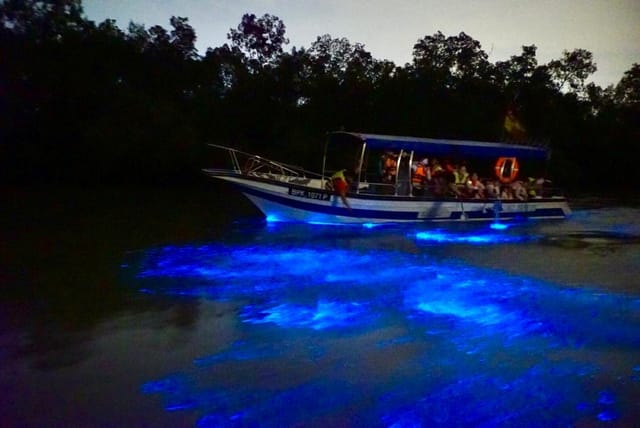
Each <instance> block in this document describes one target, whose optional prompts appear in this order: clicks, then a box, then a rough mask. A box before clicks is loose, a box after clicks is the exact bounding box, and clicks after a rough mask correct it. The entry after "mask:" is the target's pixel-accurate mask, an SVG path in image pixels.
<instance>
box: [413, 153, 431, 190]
mask: <svg viewBox="0 0 640 428" xmlns="http://www.w3.org/2000/svg"><path fill="white" fill-rule="evenodd" d="M414 168H415V169H413V174H412V175H411V186H412V187H413V189H414V195H419V194H422V193H423V192H424V189H425V186H426V185H427V183H428V181H430V179H431V169H430V168H429V159H427V158H424V159H422V161H420V162H418V163H416V164H415V165H414Z"/></svg>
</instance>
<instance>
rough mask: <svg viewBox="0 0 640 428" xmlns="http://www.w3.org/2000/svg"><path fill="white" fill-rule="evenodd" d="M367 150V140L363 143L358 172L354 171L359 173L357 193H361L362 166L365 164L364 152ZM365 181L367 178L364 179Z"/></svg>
mask: <svg viewBox="0 0 640 428" xmlns="http://www.w3.org/2000/svg"><path fill="white" fill-rule="evenodd" d="M366 150H367V141H366V140H365V141H364V143H362V150H361V151H360V162H359V163H358V170H357V171H354V172H356V173H357V175H356V176H357V183H356V193H360V179H361V178H362V164H363V163H364V152H365V151H366ZM364 179H365V181H366V179H367V176H366V175H365V177H364Z"/></svg>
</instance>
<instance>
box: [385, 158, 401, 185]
mask: <svg viewBox="0 0 640 428" xmlns="http://www.w3.org/2000/svg"><path fill="white" fill-rule="evenodd" d="M397 170H398V156H397V155H396V154H394V153H393V152H386V153H385V154H384V155H383V163H382V181H383V182H385V183H395V181H396V172H397Z"/></svg>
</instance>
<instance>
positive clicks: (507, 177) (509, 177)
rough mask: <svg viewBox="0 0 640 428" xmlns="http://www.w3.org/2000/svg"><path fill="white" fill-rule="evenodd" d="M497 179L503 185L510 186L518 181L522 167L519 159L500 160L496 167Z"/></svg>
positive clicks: (503, 158) (504, 158) (505, 158)
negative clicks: (509, 184) (514, 181)
mask: <svg viewBox="0 0 640 428" xmlns="http://www.w3.org/2000/svg"><path fill="white" fill-rule="evenodd" d="M494 169H495V172H496V177H498V180H500V182H501V183H504V184H508V183H511V182H512V181H513V180H515V179H516V177H517V176H518V171H519V170H520V167H519V165H518V159H516V158H507V157H502V158H498V160H497V162H496V166H495V168H494Z"/></svg>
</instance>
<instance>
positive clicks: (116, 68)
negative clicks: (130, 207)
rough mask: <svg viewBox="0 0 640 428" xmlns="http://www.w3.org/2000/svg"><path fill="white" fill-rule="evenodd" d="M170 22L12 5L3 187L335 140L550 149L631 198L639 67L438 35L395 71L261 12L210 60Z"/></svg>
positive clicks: (62, 5)
mask: <svg viewBox="0 0 640 428" xmlns="http://www.w3.org/2000/svg"><path fill="white" fill-rule="evenodd" d="M169 24H170V28H169V29H167V28H164V27H162V26H160V25H156V26H153V27H151V28H145V27H144V26H142V25H139V24H135V23H131V24H130V25H129V26H128V28H127V29H126V30H123V29H120V28H118V27H117V26H116V24H115V22H114V21H113V20H106V21H104V22H101V23H94V22H92V21H90V20H88V19H87V18H86V17H85V16H84V12H83V10H82V4H81V1H80V0H4V1H1V0H0V58H1V60H0V159H1V161H0V163H1V164H0V178H1V179H2V180H3V182H5V183H30V182H61V183H124V182H152V181H155V182H174V181H179V180H184V179H187V178H189V177H192V176H194V175H195V174H197V171H198V170H199V168H201V167H203V166H206V165H207V163H208V159H210V157H211V156H212V155H213V153H212V152H210V151H209V150H207V149H206V144H205V143H207V142H212V143H220V144H225V145H232V146H235V147H239V148H242V149H246V150H248V151H256V152H258V153H260V154H263V155H266V156H274V157H277V158H278V159H282V160H283V161H288V162H290V163H294V164H299V165H302V166H306V167H310V168H313V169H317V167H318V166H319V160H318V159H319V156H320V153H321V151H322V148H323V142H324V136H325V133H326V132H327V131H332V130H339V129H345V130H353V131H363V132H372V133H385V134H398V135H413V136H425V137H442V138H467V139H475V140H490V141H496V140H509V139H511V140H513V139H522V140H528V141H535V142H542V143H544V144H547V145H549V146H550V147H551V148H552V153H553V156H552V162H551V164H550V168H551V171H550V174H551V175H552V176H553V177H554V178H555V179H556V180H557V181H558V182H560V183H561V184H563V185H565V186H571V187H574V188H579V187H581V188H586V187H590V188H593V189H597V190H603V189H609V188H617V189H621V188H623V187H624V188H629V189H631V188H632V185H631V183H632V181H634V180H633V179H634V178H635V177H634V176H635V172H636V171H637V169H636V168H637V167H638V165H640V154H639V153H640V132H639V131H640V65H639V64H634V65H633V66H632V67H631V69H630V70H628V71H627V72H626V73H625V74H624V76H623V77H622V79H621V80H620V82H619V83H618V84H616V85H612V86H610V87H607V88H601V87H599V86H597V85H595V84H593V83H587V81H588V79H589V77H590V76H591V75H592V74H593V73H594V72H595V71H596V64H595V62H594V58H593V55H592V54H591V53H590V52H588V51H586V50H584V49H575V50H573V51H565V52H564V53H563V55H562V57H561V58H560V59H557V60H553V61H550V62H549V63H546V64H540V63H539V62H538V60H537V58H536V46H535V45H530V46H523V47H522V50H521V52H519V53H514V55H513V56H511V58H509V59H508V60H506V61H499V62H496V63H491V62H489V61H488V55H487V53H486V52H485V51H484V50H483V49H482V47H481V45H480V43H479V42H478V41H477V40H474V39H473V38H472V37H470V36H469V35H467V34H465V33H460V34H458V35H454V36H447V35H444V34H442V33H441V32H437V33H435V34H433V35H428V36H425V37H423V38H421V39H419V40H417V41H416V44H415V45H414V47H413V61H412V62H411V63H408V64H405V65H403V66H397V65H395V64H394V63H392V62H390V61H386V60H378V59H375V58H373V57H372V55H371V53H369V52H368V51H367V50H366V49H365V46H364V45H362V44H360V43H352V42H350V41H349V40H347V39H345V38H333V37H331V36H330V35H323V36H319V37H318V38H317V39H316V41H315V42H313V43H312V44H311V46H309V47H294V48H292V49H290V50H289V51H287V50H285V46H286V45H287V44H288V40H287V38H286V31H285V25H284V23H283V22H282V21H281V20H280V19H279V18H277V17H275V16H272V15H264V16H262V17H256V16H255V15H251V14H247V15H245V16H243V17H242V19H241V22H240V24H239V25H238V26H237V27H236V28H232V29H230V31H229V34H228V38H229V43H227V44H225V45H223V46H220V47H215V48H209V49H208V50H207V51H206V53H204V54H203V55H201V54H199V53H198V52H197V50H196V48H195V45H194V43H195V40H196V32H195V30H194V29H193V28H192V27H191V26H190V25H189V23H188V19H187V18H181V17H171V18H170V21H169ZM508 110H511V111H513V112H514V113H515V115H516V116H517V120H518V121H519V122H520V123H521V124H522V127H523V129H520V131H519V132H518V133H517V134H518V135H515V134H508V133H505V127H504V124H505V114H506V112H507V111H508ZM516 130H517V129H516Z"/></svg>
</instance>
